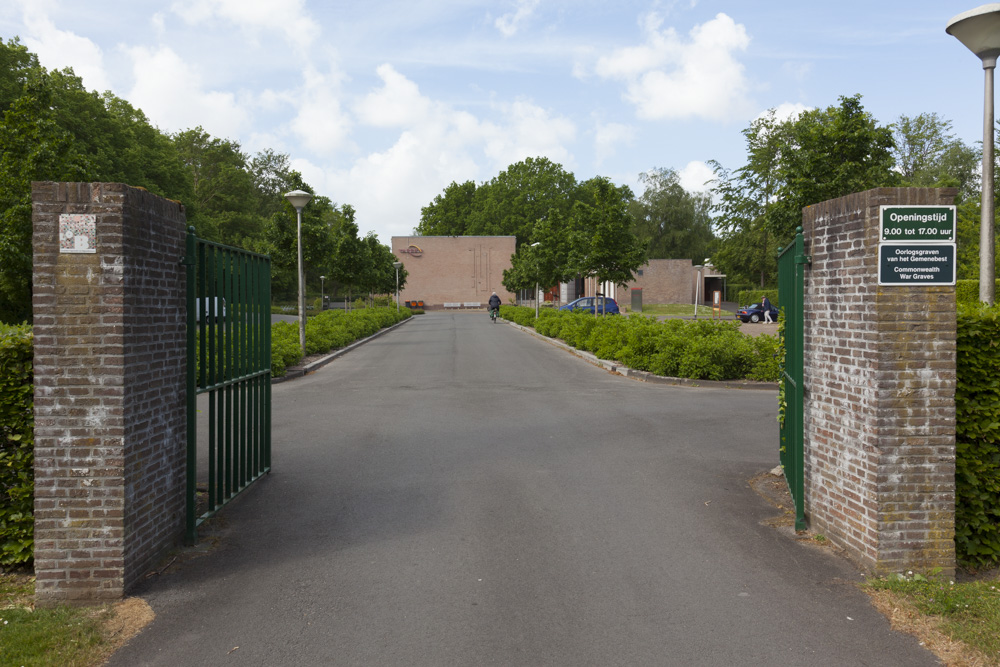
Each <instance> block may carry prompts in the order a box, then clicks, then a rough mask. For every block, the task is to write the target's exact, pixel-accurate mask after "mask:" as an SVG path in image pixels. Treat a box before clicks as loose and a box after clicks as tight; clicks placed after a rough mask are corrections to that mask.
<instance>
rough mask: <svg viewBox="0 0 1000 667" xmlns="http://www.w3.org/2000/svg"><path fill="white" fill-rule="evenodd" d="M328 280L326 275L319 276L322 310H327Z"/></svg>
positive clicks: (320, 305)
mask: <svg viewBox="0 0 1000 667" xmlns="http://www.w3.org/2000/svg"><path fill="white" fill-rule="evenodd" d="M325 282H326V276H320V277H319V309H320V310H321V311H323V310H326V289H325V286H324V283H325Z"/></svg>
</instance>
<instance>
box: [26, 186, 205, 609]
mask: <svg viewBox="0 0 1000 667" xmlns="http://www.w3.org/2000/svg"><path fill="white" fill-rule="evenodd" d="M32 200H33V223H34V237H33V243H34V271H35V273H34V291H33V308H34V333H35V367H34V368H35V574H36V596H37V597H36V599H37V602H38V603H39V604H42V605H50V604H55V603H59V602H70V603H88V602H97V601H103V600H114V599H118V598H120V597H121V596H122V595H123V594H124V592H125V591H126V590H128V588H129V587H131V586H132V585H133V584H134V583H136V582H137V581H138V580H139V579H140V578H141V577H142V575H143V574H145V573H146V572H147V571H148V569H149V568H150V566H151V565H152V564H153V563H154V562H155V561H156V559H157V558H159V557H160V556H161V555H162V554H163V553H164V551H165V550H167V549H169V548H170V547H171V546H174V545H176V544H177V543H178V542H179V540H180V538H181V537H182V534H183V520H184V512H183V510H184V450H185V442H186V440H185V428H186V417H185V415H186V411H185V405H184V396H185V385H184V377H185V357H184V355H185V336H184V318H183V312H184V311H183V307H184V286H185V282H184V273H183V271H182V269H183V267H182V266H181V265H180V264H179V263H178V261H179V259H180V258H181V256H182V255H183V251H184V230H185V219H184V212H183V207H182V206H180V205H179V204H178V203H176V202H171V201H168V200H165V199H162V198H160V197H156V196H154V195H151V194H149V193H148V192H146V191H144V190H140V189H135V188H130V187H128V186H125V185H121V184H113V183H34V184H33V186H32ZM62 214H91V215H94V216H95V217H96V252H94V253H93V254H70V253H65V252H60V244H59V241H60V239H59V229H60V216H61V215H62Z"/></svg>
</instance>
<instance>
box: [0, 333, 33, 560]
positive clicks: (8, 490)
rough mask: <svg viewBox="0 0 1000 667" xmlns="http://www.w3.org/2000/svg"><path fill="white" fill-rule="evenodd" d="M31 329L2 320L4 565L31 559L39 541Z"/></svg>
mask: <svg viewBox="0 0 1000 667" xmlns="http://www.w3.org/2000/svg"><path fill="white" fill-rule="evenodd" d="M33 381H34V375H33V369H32V329H31V327H30V326H29V325H27V324H22V325H17V326H9V325H5V324H0V494H2V495H0V564H2V565H13V564H17V563H26V562H28V561H30V560H31V558H32V553H33V545H34V522H35V518H34V514H33V509H34V508H33V505H34V501H35V477H34V446H35V434H34V426H35V420H34V413H33V410H34V396H33V394H34V386H33Z"/></svg>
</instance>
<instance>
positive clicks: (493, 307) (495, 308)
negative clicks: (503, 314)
mask: <svg viewBox="0 0 1000 667" xmlns="http://www.w3.org/2000/svg"><path fill="white" fill-rule="evenodd" d="M499 314H500V297H498V296H497V293H496V292H493V296H491V297H490V317H491V318H493V319H494V320H495V319H496V316H497V315H499Z"/></svg>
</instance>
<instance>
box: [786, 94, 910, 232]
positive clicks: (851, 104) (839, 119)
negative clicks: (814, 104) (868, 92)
mask: <svg viewBox="0 0 1000 667" xmlns="http://www.w3.org/2000/svg"><path fill="white" fill-rule="evenodd" d="M788 139H789V146H788V150H785V151H783V152H782V153H781V162H780V172H781V173H780V177H781V180H782V185H781V189H780V190H779V192H778V199H777V201H776V202H775V203H774V206H773V214H774V216H773V218H772V220H771V221H770V222H771V225H770V226H771V227H772V229H773V233H775V234H777V235H778V238H779V239H781V242H782V243H787V242H789V241H790V240H791V239H792V238H793V237H794V236H795V228H796V227H798V226H799V225H801V224H802V209H804V208H805V207H806V206H809V205H811V204H818V203H819V202H823V201H826V200H828V199H835V198H837V197H842V196H844V195H848V194H851V193H854V192H861V191H863V190H868V189H870V188H879V187H892V186H896V185H898V184H899V181H900V179H899V174H898V173H897V172H895V171H894V170H893V166H894V165H893V157H892V148H893V140H892V130H891V129H890V128H888V127H882V126H879V125H878V123H877V122H876V121H875V119H874V118H873V117H872V116H871V114H869V113H868V112H867V111H865V110H864V108H863V107H862V106H861V96H860V95H854V96H852V97H841V98H840V105H839V106H830V107H827V108H826V109H823V110H820V109H813V110H811V111H806V112H805V113H803V114H802V115H801V116H799V117H798V118H797V119H796V120H795V121H794V122H792V123H791V125H790V127H789V132H788Z"/></svg>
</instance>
